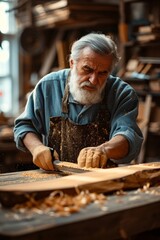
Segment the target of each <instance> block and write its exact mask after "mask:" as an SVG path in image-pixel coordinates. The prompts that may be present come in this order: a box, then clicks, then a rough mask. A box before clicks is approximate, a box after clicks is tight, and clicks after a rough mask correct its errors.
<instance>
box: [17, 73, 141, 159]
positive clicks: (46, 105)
mask: <svg viewBox="0 0 160 240" xmlns="http://www.w3.org/2000/svg"><path fill="white" fill-rule="evenodd" d="M69 71H70V69H63V70H59V71H57V72H52V73H49V74H48V75H46V76H44V77H43V78H42V79H41V80H40V81H39V82H38V84H37V85H36V86H35V88H34V90H33V91H32V92H31V94H30V96H29V98H28V101H27V104H26V106H25V109H24V112H23V113H22V114H21V115H20V116H19V117H18V118H17V119H16V120H15V126H14V137H15V142H16V146H17V148H19V149H21V150H22V151H26V150H27V149H26V148H25V146H24V144H23V138H24V136H25V135H26V134H27V133H28V132H33V133H35V134H37V135H38V136H39V138H40V139H41V140H42V142H43V144H44V145H46V146H47V144H48V135H49V128H50V117H58V116H62V98H63V95H64V89H65V85H66V80H67V77H68V74H69ZM105 91H107V93H106V94H107V98H106V109H108V111H109V113H110V116H111V119H110V135H109V139H111V138H113V137H114V136H116V135H123V136H124V137H125V138H127V139H128V141H129V146H130V148H129V153H128V155H127V156H126V157H125V158H123V159H120V160H118V163H129V162H130V161H131V160H133V159H135V158H136V157H137V156H138V154H139V151H140V148H141V144H142V141H143V137H142V133H141V131H140V129H139V127H138V126H137V123H136V117H137V114H138V97H137V94H136V92H135V90H134V89H133V88H132V87H131V86H130V85H129V84H127V83H125V82H124V81H123V80H121V79H120V78H118V77H114V76H112V75H110V76H109V77H108V79H107V84H106V88H105ZM100 104H101V103H97V104H93V105H90V106H84V105H81V104H79V103H77V102H75V101H74V100H73V98H72V96H71V94H70V96H69V118H70V119H71V120H72V121H73V122H74V123H75V124H79V125H84V124H89V123H91V122H93V121H94V120H95V117H96V115H97V113H98V109H99V106H100Z"/></svg>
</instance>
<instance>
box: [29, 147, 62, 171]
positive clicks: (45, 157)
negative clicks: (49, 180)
mask: <svg viewBox="0 0 160 240" xmlns="http://www.w3.org/2000/svg"><path fill="white" fill-rule="evenodd" d="M32 155H33V163H34V164H35V165H36V166H38V167H39V168H42V169H44V170H54V166H53V158H52V154H51V151H50V148H49V147H46V146H44V145H40V146H37V147H35V148H34V150H33V152H32ZM54 156H55V153H54ZM55 159H58V154H57V155H56V156H55Z"/></svg>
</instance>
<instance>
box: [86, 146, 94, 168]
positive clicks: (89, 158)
mask: <svg viewBox="0 0 160 240" xmlns="http://www.w3.org/2000/svg"><path fill="white" fill-rule="evenodd" d="M94 153H95V150H94V149H93V148H89V149H87V152H86V163H85V167H87V168H91V167H92V165H93V161H94V159H93V156H94Z"/></svg>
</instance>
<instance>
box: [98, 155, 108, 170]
mask: <svg viewBox="0 0 160 240" xmlns="http://www.w3.org/2000/svg"><path fill="white" fill-rule="evenodd" d="M106 166H107V157H106V155H105V154H102V155H101V160H100V167H101V168H105V167H106Z"/></svg>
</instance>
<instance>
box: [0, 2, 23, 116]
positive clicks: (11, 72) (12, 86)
mask: <svg viewBox="0 0 160 240" xmlns="http://www.w3.org/2000/svg"><path fill="white" fill-rule="evenodd" d="M15 3H16V1H0V16H1V21H0V39H1V41H0V112H3V113H4V114H5V115H7V116H14V115H15V114H16V113H17V111H18V97H17V96H18V91H19V87H18V86H19V79H18V75H19V74H18V71H19V70H18V66H19V60H18V40H17V33H16V19H15V16H14V12H13V11H8V10H9V9H12V8H13V7H14V5H15Z"/></svg>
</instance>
